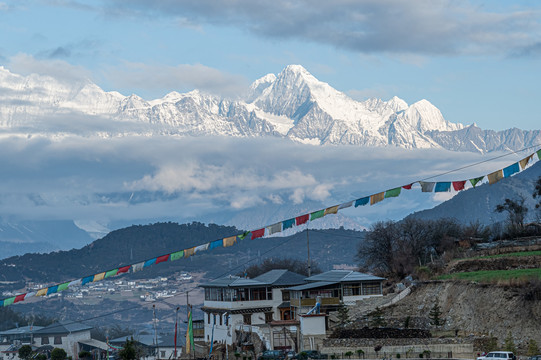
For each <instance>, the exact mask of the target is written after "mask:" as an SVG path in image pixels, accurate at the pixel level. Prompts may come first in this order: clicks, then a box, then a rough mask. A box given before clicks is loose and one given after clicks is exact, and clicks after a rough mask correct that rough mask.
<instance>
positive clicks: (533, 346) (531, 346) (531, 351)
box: [527, 339, 539, 356]
mask: <svg viewBox="0 0 541 360" xmlns="http://www.w3.org/2000/svg"><path fill="white" fill-rule="evenodd" d="M537 354H539V346H537V342H536V341H535V340H534V339H530V341H528V354H527V355H528V356H534V355H537Z"/></svg>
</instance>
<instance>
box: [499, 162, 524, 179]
mask: <svg viewBox="0 0 541 360" xmlns="http://www.w3.org/2000/svg"><path fill="white" fill-rule="evenodd" d="M519 171H520V168H519V167H518V162H517V163H514V164H512V165H509V166H508V167H506V168H504V169H503V177H509V176H511V175H513V174H516V173H518V172H519Z"/></svg>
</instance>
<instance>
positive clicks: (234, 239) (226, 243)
mask: <svg viewBox="0 0 541 360" xmlns="http://www.w3.org/2000/svg"><path fill="white" fill-rule="evenodd" d="M236 242H237V236H236V235H235V236H230V237H226V238H224V247H228V246H233V245H235V243H236Z"/></svg>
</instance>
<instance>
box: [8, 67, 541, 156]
mask: <svg viewBox="0 0 541 360" xmlns="http://www.w3.org/2000/svg"><path fill="white" fill-rule="evenodd" d="M0 90H1V91H0V128H2V129H3V131H4V132H8V133H10V132H13V133H22V134H30V133H45V134H52V133H70V132H72V133H75V134H76V135H83V136H89V135H98V136H123V135H127V134H137V135H155V134H160V135H163V134H165V135H185V136H203V135H220V136H238V137H255V136H276V137H285V138H289V139H292V140H294V141H298V142H302V143H309V144H314V145H325V144H333V145H361V146H388V145H393V146H399V147H403V148H445V149H449V150H457V151H479V152H487V151H492V150H498V149H506V148H509V149H518V148H522V147H524V146H528V145H532V144H535V143H539V142H540V141H541V133H540V131H538V130H537V131H523V130H518V129H513V130H507V131H502V132H495V131H490V130H488V131H487V130H482V129H479V128H477V127H475V125H471V126H467V127H466V126H464V125H462V124H457V123H450V122H448V121H446V120H445V119H444V117H443V115H442V114H441V112H440V111H439V110H438V109H437V108H436V107H435V106H434V105H432V104H431V103H430V102H429V101H427V100H420V101H418V102H416V103H414V104H412V105H408V104H407V103H406V102H405V101H403V100H401V99H399V98H397V97H393V98H392V99H390V100H389V101H383V100H380V99H369V100H366V101H363V102H359V101H355V100H353V99H351V98H350V97H348V96H347V95H346V94H344V93H342V92H340V91H338V90H336V89H334V88H333V87H331V86H330V85H329V84H327V83H324V82H321V81H319V80H318V79H316V78H315V77H314V76H313V75H311V74H310V73H309V72H308V71H307V70H306V69H304V68H303V67H302V66H300V65H289V66H287V67H286V68H285V69H284V70H283V71H282V72H280V73H279V74H278V75H274V74H268V75H265V76H263V77H262V78H260V79H258V80H256V81H255V82H254V83H253V84H252V85H251V86H250V88H249V89H248V91H247V95H246V96H245V97H244V98H243V99H239V100H229V99H223V98H220V97H217V96H213V95H209V94H203V93H201V92H199V91H198V90H194V91H191V92H188V93H184V94H181V93H178V92H171V93H169V94H167V95H166V96H165V97H163V98H161V99H155V100H151V101H147V100H144V99H142V98H141V97H139V96H137V95H130V96H123V95H122V94H120V93H118V92H105V91H103V90H102V89H101V88H99V87H98V86H97V85H96V84H94V83H92V82H90V81H78V82H72V83H67V82H65V81H60V80H58V79H55V78H52V77H49V76H40V75H35V74H33V75H29V76H21V75H17V74H13V73H11V72H9V71H8V70H7V69H5V68H3V67H0ZM81 116H82V117H83V118H84V119H86V121H85V122H84V123H85V125H84V126H78V121H80V119H81ZM56 117H60V118H62V119H63V122H62V123H61V124H60V125H59V123H58V121H54V119H55V118H56ZM93 117H98V118H100V121H92V118H93ZM66 119H72V120H66ZM104 119H105V121H104ZM66 121H69V126H67V127H63V126H62V125H66ZM89 121H90V122H89Z"/></svg>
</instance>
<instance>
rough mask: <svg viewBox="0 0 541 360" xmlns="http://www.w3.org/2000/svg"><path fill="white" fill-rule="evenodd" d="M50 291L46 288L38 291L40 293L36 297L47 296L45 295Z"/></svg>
mask: <svg viewBox="0 0 541 360" xmlns="http://www.w3.org/2000/svg"><path fill="white" fill-rule="evenodd" d="M48 289H49V288H45V289H40V290H38V292H37V293H36V296H45V295H47V290H48Z"/></svg>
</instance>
